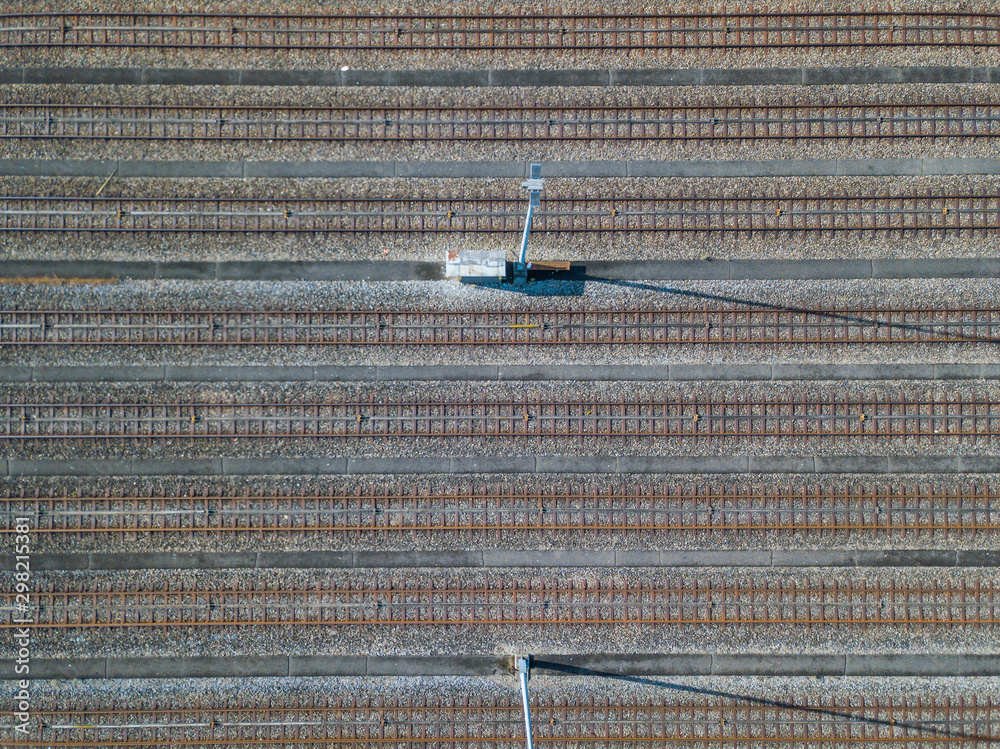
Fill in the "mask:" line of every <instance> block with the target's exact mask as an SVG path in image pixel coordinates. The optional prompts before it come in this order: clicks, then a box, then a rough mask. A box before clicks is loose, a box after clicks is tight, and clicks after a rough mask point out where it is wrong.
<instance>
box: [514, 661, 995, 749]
mask: <svg viewBox="0 0 1000 749" xmlns="http://www.w3.org/2000/svg"><path fill="white" fill-rule="evenodd" d="M531 668H532V670H536V671H537V670H545V671H549V672H554V673H560V674H567V675H573V676H594V677H599V678H603V679H613V680H615V681H623V682H626V683H631V684H641V685H643V686H651V687H659V688H662V689H668V690H671V691H674V692H683V693H686V694H700V695H705V696H709V697H718V698H720V699H726V700H732V701H734V702H743V703H747V704H750V705H760V706H763V707H771V708H775V709H780V710H789V711H795V712H798V713H804V714H807V715H817V716H823V717H830V718H838V719H843V720H844V721H847V722H852V723H861V724H865V725H872V726H879V727H886V728H893V729H901V730H904V731H907V732H911V731H912V732H915V733H918V734H922V735H924V736H933V737H941V738H949V739H956V740H959V741H976V742H982V743H983V744H990V745H994V744H1000V736H981V735H978V734H974V733H965V732H962V731H958V730H951V729H948V728H942V727H940V726H937V725H932V722H919V721H915V722H911V721H897V720H888V719H885V718H874V717H871V716H867V715H859V714H857V713H850V712H844V711H842V710H836V709H831V708H825V707H812V706H809V705H798V704H796V703H794V702H784V701H782V700H772V699H768V698H766V697H755V696H753V695H747V694H738V693H735V692H726V691H723V690H720V689H705V688H702V687H693V686H689V685H686V684H678V683H676V682H670V681H661V680H659V679H654V678H651V677H648V676H634V675H631V674H622V673H615V672H613V671H599V670H596V669H592V668H587V667H585V666H573V665H570V664H566V663H558V662H556V661H549V660H541V659H537V658H532V659H531ZM935 722H937V721H935ZM915 738H916V737H915ZM802 741H803V742H804V743H807V742H808V741H809V739H805V738H803V739H802Z"/></svg>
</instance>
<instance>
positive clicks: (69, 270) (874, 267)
mask: <svg viewBox="0 0 1000 749" xmlns="http://www.w3.org/2000/svg"><path fill="white" fill-rule="evenodd" d="M0 274H2V277H4V278H13V277H20V278H31V277H34V276H49V277H54V278H113V279H115V278H116V279H133V280H153V279H183V280H189V281H216V280H218V281H439V280H443V279H444V264H443V263H437V262H421V261H408V260H402V261H400V260H384V261H376V262H370V261H352V260H344V261H336V260H334V261H315V262H303V261H296V260H271V261H260V262H238V261H223V262H191V263H187V262H169V263H168V262H162V263H161V262H118V261H106V260H5V261H4V264H3V269H2V271H0ZM554 277H556V278H558V276H554ZM566 277H567V278H571V279H573V280H578V281H579V280H583V281H588V280H589V281H592V282H608V281H713V280H714V281H727V280H732V281H744V280H747V281H754V280H764V281H766V280H773V279H791V280H815V279H862V280H864V279H881V278H895V279H899V278H998V277H1000V259H996V258H975V257H969V258H943V259H933V258H927V259H924V258H919V259H914V260H893V261H882V260H753V261H744V260H634V261H632V260H624V261H601V260H597V261H587V260H574V261H572V265H571V269H570V271H569V273H568V274H567V276H566Z"/></svg>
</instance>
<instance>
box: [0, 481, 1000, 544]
mask: <svg viewBox="0 0 1000 749" xmlns="http://www.w3.org/2000/svg"><path fill="white" fill-rule="evenodd" d="M24 494H25V492H24V490H23V489H22V490H21V491H20V492H16V491H12V490H7V491H6V492H2V493H0V534H14V533H15V532H16V529H15V518H17V517H28V518H30V520H31V524H32V525H31V527H32V533H33V534H34V535H35V537H37V538H45V537H53V538H62V539H67V538H87V537H102V538H107V537H108V534H116V533H121V534H125V533H130V534H131V533H138V534H145V535H148V536H168V535H172V534H173V535H179V536H186V537H192V538H201V537H205V536H209V535H217V536H226V537H239V536H250V535H254V536H255V537H260V535H261V534H268V535H269V536H272V537H277V538H288V537H293V536H308V535H312V534H323V535H336V534H348V535H350V536H352V537H358V538H366V537H369V536H392V535H394V534H399V535H402V534H406V535H407V536H409V535H410V534H412V533H415V532H416V533H421V534H424V535H438V534H449V535H452V534H455V533H461V534H488V535H493V536H499V535H501V534H502V535H503V536H504V537H509V534H510V533H516V534H520V535H538V534H544V533H548V532H553V531H575V532H605V531H630V532H644V531H645V532H656V533H658V534H659V533H669V534H690V533H725V532H743V531H754V530H757V531H777V532H782V533H800V532H806V531H808V532H822V533H866V532H874V533H878V534H885V535H889V534H902V535H912V534H927V535H940V534H944V535H952V534H956V533H958V534H962V535H963V536H965V537H969V536H974V535H975V534H977V533H982V532H989V533H995V532H996V531H1000V501H998V500H1000V491H998V490H997V489H994V488H978V487H973V488H970V489H969V490H967V491H961V492H949V491H928V490H925V489H921V488H919V487H905V488H904V487H894V488H891V489H886V490H882V491H874V490H861V489H843V488H829V489H827V488H822V489H818V488H815V487H811V488H809V489H806V488H805V487H803V488H802V489H799V490H795V489H793V488H792V487H781V488H775V489H773V490H760V491H739V490H724V489H718V490H708V489H705V490H699V491H692V490H690V489H685V488H682V487H669V486H668V487H660V488H657V489H655V490H649V489H647V490H645V491H640V490H637V489H635V488H626V487H623V488H620V489H617V490H612V489H610V488H609V489H606V490H603V491H594V490H590V491H586V490H576V491H572V492H559V491H554V490H534V491H504V492H499V491H495V490H481V491H455V492H446V493H442V492H436V493H435V492H422V491H417V490H413V491H411V492H408V493H391V494H390V493H384V492H372V493H360V492H359V493H323V492H316V493H312V494H304V493H293V492H289V493H276V494H265V493H256V492H251V491H247V492H244V493H240V494H225V493H220V492H218V491H210V490H204V491H199V492H196V491H192V492H191V493H189V494H188V495H187V496H180V495H177V494H169V493H163V494H156V495H152V494H148V495H144V496H142V495H139V494H125V493H122V492H116V493H113V495H111V493H109V496H94V495H90V496H86V495H84V496H75V495H74V496H70V495H67V494H61V495H58V496H52V495H47V496H34V497H32V496H24ZM4 495H5V496H4Z"/></svg>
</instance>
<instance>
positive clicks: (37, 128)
mask: <svg viewBox="0 0 1000 749" xmlns="http://www.w3.org/2000/svg"><path fill="white" fill-rule="evenodd" d="M997 136H1000V103H996V102H987V101H968V102H961V101H959V102H953V103H952V102H947V103H945V102H942V103H938V102H926V103H890V104H871V103H863V102H845V103H842V104H821V103H808V102H804V103H798V104H794V105H789V104H780V103H779V104H767V105H761V104H745V103H732V104H700V103H691V104H662V105H657V106H651V105H632V106H627V105H607V104H600V103H594V104H588V105H582V106H567V105H548V106H543V105H520V106H502V105H492V106H463V105H460V104H455V105H450V106H442V105H440V104H435V105H431V104H428V105H420V106H418V105H410V106H402V105H389V104H386V105H384V106H368V107H358V106H336V107H334V106H329V107H316V106H309V107H299V106H292V105H281V106H250V105H247V106H238V105H186V104H159V105H153V104H142V105H139V104H131V105H116V104H98V103H65V104H53V103H48V102H46V103H20V102H19V103H13V102H12V103H4V104H0V138H11V139H27V140H99V141H102V142H106V141H174V140H176V141H193V140H194V141H217V142H232V141H240V142H252V143H274V142H314V141H320V142H328V143H350V142H364V143H372V142H379V143H403V144H415V143H422V142H437V141H441V142H456V141H468V142H495V141H554V142H562V141H625V142H644V141H692V142H698V143H700V142H708V141H720V140H726V141H729V140H744V141H764V140H787V139H814V140H830V139H843V138H855V139H856V138H867V139H879V138H892V139H898V138H961V139H968V138H995V137H997Z"/></svg>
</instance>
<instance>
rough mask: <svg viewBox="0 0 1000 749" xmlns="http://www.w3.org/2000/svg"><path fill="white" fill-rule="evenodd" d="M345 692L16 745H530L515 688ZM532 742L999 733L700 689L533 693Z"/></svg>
mask: <svg viewBox="0 0 1000 749" xmlns="http://www.w3.org/2000/svg"><path fill="white" fill-rule="evenodd" d="M446 690H447V686H442V687H439V688H438V689H437V690H436V691H437V692H438V694H437V695H431V694H427V695H422V694H399V695H392V696H383V695H377V694H373V695H361V696H345V695H340V694H332V695H331V694H328V693H325V694H322V695H320V694H315V693H313V694H309V695H281V696H278V697H268V698H266V699H265V698H257V699H255V698H253V697H249V696H247V697H235V698H234V697H228V698H223V697H214V696H200V695H199V696H195V697H189V698H188V701H187V702H188V704H186V705H185V706H183V707H180V706H178V707H163V705H162V703H161V702H158V701H155V700H151V699H135V700H130V701H129V702H127V703H126V702H123V701H122V700H120V699H113V698H112V699H105V700H104V701H102V703H101V704H100V705H95V704H94V702H93V701H88V700H84V699H79V698H78V699H75V700H71V702H70V704H69V705H64V706H61V707H60V708H58V709H53V708H51V707H49V706H48V705H46V706H45V707H43V708H41V709H36V710H35V711H34V712H33V717H35V718H37V721H38V723H37V725H35V726H33V730H32V733H31V735H30V736H29V737H28V738H27V739H26V740H23V741H22V743H20V744H19V746H25V747H33V748H35V749H41V748H42V747H52V746H58V747H61V748H62V749H92V748H94V747H101V748H102V749H103V747H109V746H111V747H119V748H121V749H125V748H129V749H139V747H150V746H182V747H192V748H194V749H198V748H203V749H208V748H209V747H212V749H237V748H239V749H243V748H244V747H248V746H254V747H258V746H259V747H279V746H280V747H287V746H296V747H330V746H345V745H346V746H365V747H371V746H382V745H388V744H392V745H393V746H398V747H404V748H406V749H409V748H411V747H414V748H415V747H423V746H426V745H427V744H428V743H433V744H434V745H435V746H440V747H445V748H447V749H452V748H457V747H484V746H487V747H498V748H501V747H502V748H503V749H517V747H520V746H522V745H523V741H524V738H523V723H521V722H519V720H518V718H519V717H520V716H519V713H518V711H519V710H520V704H519V702H518V701H517V699H516V698H515V697H514V696H513V695H500V694H496V695H488V696H479V695H471V696H470V695H468V694H466V695H457V694H451V693H447V694H444V695H442V694H441V692H443V691H446ZM531 711H532V715H533V716H536V717H535V721H534V722H535V725H536V729H535V730H536V736H535V741H536V742H538V743H540V744H543V745H549V746H555V745H558V746H574V745H588V746H589V745H593V744H594V743H595V742H600V743H601V744H602V745H609V746H664V745H689V744H692V743H698V744H701V745H709V744H710V745H712V746H747V745H751V744H752V745H761V744H765V745H767V744H775V745H781V746H788V745H789V743H802V742H809V743H810V744H817V745H823V746H829V747H847V746H857V745H858V744H859V743H864V742H871V743H873V744H875V743H877V744H879V745H888V746H897V745H898V746H911V747H922V746H952V745H954V746H968V745H969V744H970V743H972V744H975V743H978V742H993V741H997V740H998V738H1000V736H998V734H1000V721H998V718H997V715H998V712H1000V706H998V705H996V704H995V703H994V702H992V701H991V700H989V699H984V698H980V697H977V696H975V695H971V694H970V695H962V696H959V697H955V698H947V697H933V698H932V697H925V696H920V695H916V696H913V697H910V698H907V699H906V700H895V701H894V700H885V699H873V698H871V697H865V696H856V697H853V698H851V699H847V698H844V697H843V696H836V697H824V698H816V697H810V698H801V699H797V698H795V697H789V696H782V698H781V699H774V698H767V699H763V698H756V697H753V696H751V695H745V696H742V697H741V696H739V695H730V696H716V697H712V696H701V695H699V696H697V697H693V698H689V699H675V698H673V697H667V698H665V699H655V698H642V697H635V696H628V695H614V696H607V695H604V696H600V697H594V696H592V697H589V698H587V697H585V698H579V697H570V698H567V697H550V696H546V695H534V696H533V697H532V705H531Z"/></svg>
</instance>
